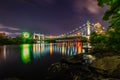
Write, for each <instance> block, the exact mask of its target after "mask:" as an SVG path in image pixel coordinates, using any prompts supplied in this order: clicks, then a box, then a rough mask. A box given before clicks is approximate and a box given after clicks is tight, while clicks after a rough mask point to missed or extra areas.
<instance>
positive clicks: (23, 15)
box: [0, 0, 108, 35]
mask: <svg viewBox="0 0 120 80" xmlns="http://www.w3.org/2000/svg"><path fill="white" fill-rule="evenodd" d="M105 10H106V8H103V9H101V8H99V7H98V6H97V1H96V0H0V23H1V24H2V25H7V26H8V27H10V28H11V27H12V28H11V29H13V30H15V28H18V29H20V31H19V32H22V31H30V32H31V33H33V32H37V33H43V34H53V35H58V34H62V33H66V32H69V31H71V30H72V29H74V28H76V27H78V26H80V25H82V24H84V23H85V22H86V21H87V20H90V21H91V22H93V23H95V22H100V23H102V24H103V25H104V26H107V25H108V24H107V23H106V22H103V21H102V20H101V19H102V15H103V13H104V11H105ZM0 31H1V29H0ZM19 32H18V33H19Z"/></svg>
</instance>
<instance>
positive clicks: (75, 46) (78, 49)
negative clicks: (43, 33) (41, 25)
mask: <svg viewBox="0 0 120 80" xmlns="http://www.w3.org/2000/svg"><path fill="white" fill-rule="evenodd" d="M46 53H49V54H50V55H53V54H56V53H60V54H62V55H63V56H64V55H65V56H72V55H77V54H80V53H82V43H81V42H76V43H49V44H33V54H34V55H33V56H34V58H35V59H36V58H40V56H41V55H45V54H46Z"/></svg>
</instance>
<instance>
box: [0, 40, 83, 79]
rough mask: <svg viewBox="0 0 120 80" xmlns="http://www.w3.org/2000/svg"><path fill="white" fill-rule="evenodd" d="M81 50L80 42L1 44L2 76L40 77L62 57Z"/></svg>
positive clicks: (0, 66) (0, 74)
mask: <svg viewBox="0 0 120 80" xmlns="http://www.w3.org/2000/svg"><path fill="white" fill-rule="evenodd" d="M81 51H82V44H81V43H80V42H75V43H49V44H23V45H5V46H0V77H6V76H13V77H14V76H16V77H23V78H26V77H27V78H28V77H33V76H34V77H39V76H40V75H42V74H43V73H46V72H47V70H48V67H49V66H50V65H51V64H52V63H54V62H58V61H60V60H61V57H63V56H72V55H77V54H80V53H81ZM33 73H34V74H33Z"/></svg>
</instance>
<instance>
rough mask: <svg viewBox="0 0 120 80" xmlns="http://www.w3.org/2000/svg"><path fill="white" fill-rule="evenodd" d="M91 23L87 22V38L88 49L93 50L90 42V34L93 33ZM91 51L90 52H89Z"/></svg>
mask: <svg viewBox="0 0 120 80" xmlns="http://www.w3.org/2000/svg"><path fill="white" fill-rule="evenodd" d="M90 24H91V23H90V22H89V21H87V23H86V25H87V38H88V45H87V46H88V48H91V46H90V43H89V40H90V33H91V25H90ZM88 51H89V50H88Z"/></svg>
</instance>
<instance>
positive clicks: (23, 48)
mask: <svg viewBox="0 0 120 80" xmlns="http://www.w3.org/2000/svg"><path fill="white" fill-rule="evenodd" d="M7 50H8V51H7ZM9 50H10V49H8V48H7V49H6V46H0V59H1V58H3V59H6V58H7V54H6V52H7V53H9ZM19 50H20V52H21V53H20V55H21V60H22V62H24V63H28V62H30V61H31V58H32V59H34V60H36V59H40V58H42V57H44V56H45V55H47V54H48V55H50V56H52V55H54V54H60V55H62V56H73V55H78V54H80V53H81V52H82V43H81V42H75V43H49V44H23V45H20V48H19ZM18 52H19V51H18Z"/></svg>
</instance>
